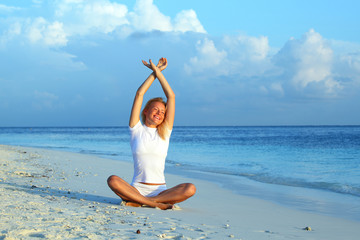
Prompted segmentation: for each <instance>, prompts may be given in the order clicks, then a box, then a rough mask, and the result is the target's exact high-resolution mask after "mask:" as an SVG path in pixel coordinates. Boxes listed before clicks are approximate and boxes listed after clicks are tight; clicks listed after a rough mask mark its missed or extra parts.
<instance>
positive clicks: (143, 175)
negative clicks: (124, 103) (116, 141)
mask: <svg viewBox="0 0 360 240" xmlns="http://www.w3.org/2000/svg"><path fill="white" fill-rule="evenodd" d="M130 134H131V140H130V145H131V151H132V154H133V159H134V177H133V180H132V183H136V182H145V183H165V176H164V170H165V159H166V155H167V151H168V148H169V140H170V134H171V131H169V134H168V137H166V139H165V140H163V139H161V138H160V136H159V134H158V132H157V128H149V127H147V126H146V125H142V124H141V122H140V121H139V122H138V123H137V124H136V125H135V126H134V127H133V128H130Z"/></svg>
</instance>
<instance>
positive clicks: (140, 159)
mask: <svg viewBox="0 0 360 240" xmlns="http://www.w3.org/2000/svg"><path fill="white" fill-rule="evenodd" d="M142 62H143V64H144V65H145V66H146V67H148V68H150V69H151V70H152V71H153V72H152V73H151V74H150V76H149V77H148V78H147V79H146V80H145V81H144V82H143V84H142V85H141V86H140V87H139V88H138V90H137V92H136V95H135V99H134V103H133V106H132V110H131V115H130V121H129V128H130V133H131V150H132V153H133V160H134V177H133V179H132V182H131V184H129V183H127V182H126V181H124V180H123V179H122V178H120V177H118V176H115V175H112V176H110V177H109V178H108V185H109V187H110V188H111V190H113V191H114V192H115V194H117V195H118V196H119V197H120V198H121V199H122V200H123V201H124V202H125V203H126V205H127V206H134V207H139V206H142V205H147V206H150V207H158V208H160V209H163V210H165V209H171V208H173V205H174V204H175V203H179V202H182V201H184V200H186V199H188V198H189V197H191V196H193V195H194V194H195V192H196V188H195V186H194V185H193V184H192V183H182V184H179V185H177V186H175V187H172V188H167V186H166V182H165V176H164V169H165V159H166V155H167V151H168V147H169V140H170V135H171V132H172V128H173V124H174V117H175V94H174V92H173V91H172V89H171V87H170V85H169V83H168V82H167V80H166V79H165V77H164V75H163V74H162V71H163V70H164V69H165V68H166V67H167V59H166V58H161V59H160V60H159V62H158V64H157V65H155V64H154V63H153V62H152V61H151V60H149V63H147V62H146V61H142ZM155 79H158V80H159V82H160V84H161V87H162V89H163V91H164V93H165V96H166V98H167V101H166V102H165V101H164V100H163V99H162V98H153V99H151V100H149V101H148V102H147V103H146V105H145V107H144V109H143V111H142V112H141V107H142V103H143V97H144V95H145V93H146V92H147V90H148V89H149V88H150V86H151V85H152V83H153V82H154V80H155ZM140 113H141V120H142V122H141V121H140Z"/></svg>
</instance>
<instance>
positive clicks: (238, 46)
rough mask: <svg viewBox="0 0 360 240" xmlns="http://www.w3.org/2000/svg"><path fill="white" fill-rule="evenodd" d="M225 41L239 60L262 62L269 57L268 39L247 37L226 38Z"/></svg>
mask: <svg viewBox="0 0 360 240" xmlns="http://www.w3.org/2000/svg"><path fill="white" fill-rule="evenodd" d="M223 41H224V43H225V45H226V46H227V48H228V49H229V50H230V51H232V52H235V53H236V55H237V56H238V58H241V59H243V60H246V61H262V60H264V59H265V58H266V57H267V56H268V53H269V49H270V47H269V41H268V38H267V37H264V36H260V37H258V38H257V37H251V36H245V35H240V36H236V37H230V36H225V37H224V40H223Z"/></svg>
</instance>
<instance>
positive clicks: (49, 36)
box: [25, 17, 68, 46]
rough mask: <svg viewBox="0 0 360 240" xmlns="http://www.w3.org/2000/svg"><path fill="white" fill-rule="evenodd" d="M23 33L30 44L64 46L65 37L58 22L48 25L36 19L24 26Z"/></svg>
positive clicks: (40, 18)
mask: <svg viewBox="0 0 360 240" xmlns="http://www.w3.org/2000/svg"><path fill="white" fill-rule="evenodd" d="M25 32H26V33H27V37H28V39H29V40H30V42H31V43H39V42H40V43H44V44H45V45H47V46H64V45H66V43H67V41H68V40H67V36H66V33H65V31H64V29H63V24H62V23H60V22H57V21H55V22H53V23H49V22H47V21H46V20H45V19H44V18H42V17H38V18H36V19H35V20H34V21H33V22H31V23H29V25H28V26H26V29H25Z"/></svg>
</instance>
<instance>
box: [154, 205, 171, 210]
mask: <svg viewBox="0 0 360 240" xmlns="http://www.w3.org/2000/svg"><path fill="white" fill-rule="evenodd" d="M157 207H158V208H160V209H161V210H167V209H173V207H174V205H172V204H168V203H158V206H157Z"/></svg>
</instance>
